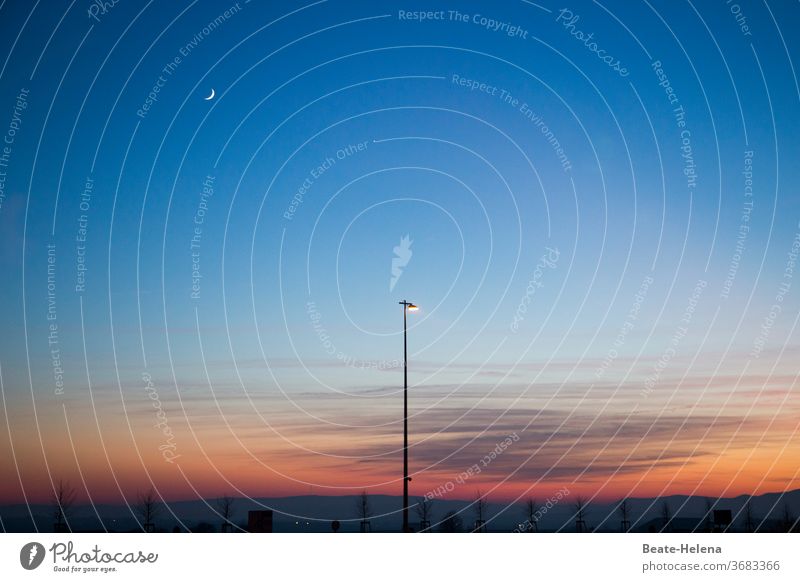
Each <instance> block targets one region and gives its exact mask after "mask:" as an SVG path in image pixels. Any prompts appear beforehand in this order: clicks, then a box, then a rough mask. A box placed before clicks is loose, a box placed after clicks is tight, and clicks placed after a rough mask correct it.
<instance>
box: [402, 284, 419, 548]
mask: <svg viewBox="0 0 800 582" xmlns="http://www.w3.org/2000/svg"><path fill="white" fill-rule="evenodd" d="M399 303H400V305H402V306H403V532H404V533H405V532H408V531H410V530H409V527H408V482H409V481H410V480H411V478H410V477H409V476H408V325H407V322H406V320H407V315H408V312H409V311H417V310H418V309H419V307H417V306H416V305H414V304H413V303H410V302H408V301H406V300H405V299H404V300H403V301H400V302H399Z"/></svg>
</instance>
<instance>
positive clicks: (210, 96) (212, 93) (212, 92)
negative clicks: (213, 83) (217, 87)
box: [203, 87, 216, 101]
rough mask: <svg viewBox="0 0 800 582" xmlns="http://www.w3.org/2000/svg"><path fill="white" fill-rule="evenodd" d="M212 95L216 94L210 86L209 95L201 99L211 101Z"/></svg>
mask: <svg viewBox="0 0 800 582" xmlns="http://www.w3.org/2000/svg"><path fill="white" fill-rule="evenodd" d="M214 95H216V93H214V88H213V87H212V88H211V95H209V96H208V97H203V99H204V100H205V101H211V100H212V99H213V98H214Z"/></svg>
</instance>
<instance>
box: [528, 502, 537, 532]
mask: <svg viewBox="0 0 800 582" xmlns="http://www.w3.org/2000/svg"><path fill="white" fill-rule="evenodd" d="M538 513H539V503H538V502H537V501H536V499H534V498H533V497H528V499H527V500H526V501H525V516H526V517H527V522H526V524H527V527H526V528H525V529H526V530H527V531H528V532H538V531H539V523H538V522H539V515H538Z"/></svg>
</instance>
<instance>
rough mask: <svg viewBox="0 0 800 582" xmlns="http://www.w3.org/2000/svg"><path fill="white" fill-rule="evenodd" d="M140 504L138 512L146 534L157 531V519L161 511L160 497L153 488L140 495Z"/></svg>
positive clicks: (137, 507) (137, 508)
mask: <svg viewBox="0 0 800 582" xmlns="http://www.w3.org/2000/svg"><path fill="white" fill-rule="evenodd" d="M138 497H139V503H138V505H137V506H136V511H137V512H138V513H139V516H140V517H141V518H142V529H144V531H145V532H146V533H152V532H154V531H155V529H156V526H155V518H156V516H157V515H158V513H159V511H160V510H161V506H160V503H159V500H158V495H157V494H156V492H155V489H153V488H152V487H151V488H150V489H148V490H147V491H146V492H144V493H139V495H138Z"/></svg>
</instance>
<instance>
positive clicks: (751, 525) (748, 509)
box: [742, 499, 756, 533]
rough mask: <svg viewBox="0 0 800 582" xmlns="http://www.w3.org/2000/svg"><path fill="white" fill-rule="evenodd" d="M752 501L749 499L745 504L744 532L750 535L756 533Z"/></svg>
mask: <svg viewBox="0 0 800 582" xmlns="http://www.w3.org/2000/svg"><path fill="white" fill-rule="evenodd" d="M752 501H753V500H752V499H748V500H747V503H745V504H744V520H743V521H744V523H743V524H742V525H743V526H744V531H746V532H748V533H753V532H754V531H756V517H755V515H754V514H753V503H752Z"/></svg>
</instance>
